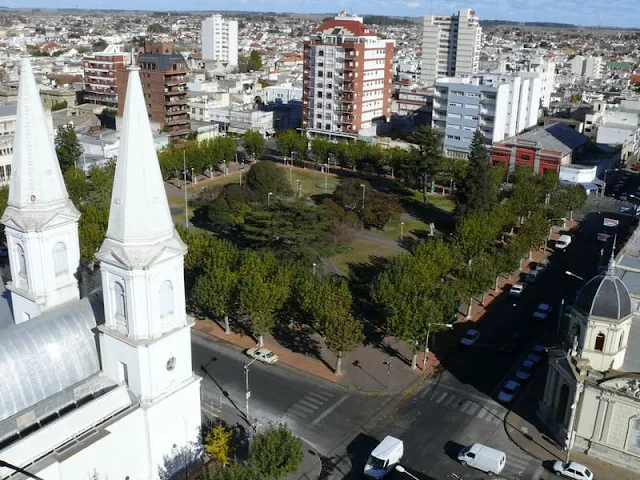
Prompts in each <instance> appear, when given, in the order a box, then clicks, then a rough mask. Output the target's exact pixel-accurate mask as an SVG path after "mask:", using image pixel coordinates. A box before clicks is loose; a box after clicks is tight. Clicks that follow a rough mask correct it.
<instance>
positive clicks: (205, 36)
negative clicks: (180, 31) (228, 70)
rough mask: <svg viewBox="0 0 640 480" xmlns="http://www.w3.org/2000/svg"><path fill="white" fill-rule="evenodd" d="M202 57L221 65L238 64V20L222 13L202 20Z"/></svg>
mask: <svg viewBox="0 0 640 480" xmlns="http://www.w3.org/2000/svg"><path fill="white" fill-rule="evenodd" d="M202 59H203V60H205V61H206V60H212V61H214V62H218V63H220V64H222V65H223V66H225V67H226V66H236V65H238V22H237V21H236V20H228V19H226V18H223V17H222V15H212V16H211V17H209V18H206V19H205V20H203V21H202Z"/></svg>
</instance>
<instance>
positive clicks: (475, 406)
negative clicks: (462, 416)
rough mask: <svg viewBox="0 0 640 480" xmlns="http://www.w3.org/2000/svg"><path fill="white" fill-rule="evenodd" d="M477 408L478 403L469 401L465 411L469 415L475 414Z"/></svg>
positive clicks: (478, 406)
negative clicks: (469, 403)
mask: <svg viewBox="0 0 640 480" xmlns="http://www.w3.org/2000/svg"><path fill="white" fill-rule="evenodd" d="M479 408H480V405H478V404H477V403H475V402H473V403H471V406H470V407H469V411H467V412H466V413H468V414H469V415H475V413H476V412H477V411H478V409H479Z"/></svg>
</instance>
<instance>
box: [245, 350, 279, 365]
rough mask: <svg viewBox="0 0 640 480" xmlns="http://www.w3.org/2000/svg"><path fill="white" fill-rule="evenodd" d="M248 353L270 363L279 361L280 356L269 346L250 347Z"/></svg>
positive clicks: (260, 360)
mask: <svg viewBox="0 0 640 480" xmlns="http://www.w3.org/2000/svg"><path fill="white" fill-rule="evenodd" d="M246 353H247V355H248V356H250V357H251V358H255V359H256V360H258V361H259V362H262V363H267V364H269V365H271V364H273V363H276V362H277V361H278V356H277V355H276V354H275V353H273V352H272V351H271V350H269V349H268V348H264V347H260V348H256V347H254V348H249V349H247V352H246Z"/></svg>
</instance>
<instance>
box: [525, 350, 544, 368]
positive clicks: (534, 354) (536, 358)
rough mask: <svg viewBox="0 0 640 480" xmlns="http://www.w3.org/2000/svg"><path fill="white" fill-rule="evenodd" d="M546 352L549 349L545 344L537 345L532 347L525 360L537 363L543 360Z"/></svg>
mask: <svg viewBox="0 0 640 480" xmlns="http://www.w3.org/2000/svg"><path fill="white" fill-rule="evenodd" d="M546 354H547V349H546V348H545V347H544V345H535V346H534V347H533V348H532V349H531V352H530V353H529V355H527V358H525V361H530V362H533V363H534V364H535V365H537V364H539V363H540V362H541V361H542V359H543V358H544V357H545V355H546Z"/></svg>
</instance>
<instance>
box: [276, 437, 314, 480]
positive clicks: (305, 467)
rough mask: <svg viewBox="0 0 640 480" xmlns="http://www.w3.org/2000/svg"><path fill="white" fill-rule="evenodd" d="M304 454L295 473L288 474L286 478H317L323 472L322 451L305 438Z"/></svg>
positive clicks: (309, 479)
mask: <svg viewBox="0 0 640 480" xmlns="http://www.w3.org/2000/svg"><path fill="white" fill-rule="evenodd" d="M302 441H303V448H304V456H303V457H302V463H301V464H300V467H299V468H298V470H297V471H296V472H295V473H292V474H290V475H287V476H285V477H284V480H317V479H318V478H320V475H321V474H322V456H321V455H320V452H318V450H317V449H316V448H315V447H314V446H313V445H312V444H310V443H309V442H308V441H306V440H305V439H304V438H303V439H302Z"/></svg>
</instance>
